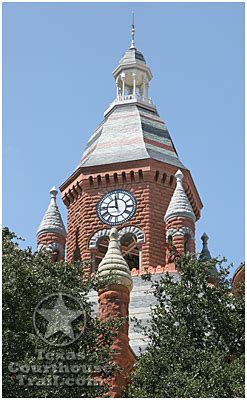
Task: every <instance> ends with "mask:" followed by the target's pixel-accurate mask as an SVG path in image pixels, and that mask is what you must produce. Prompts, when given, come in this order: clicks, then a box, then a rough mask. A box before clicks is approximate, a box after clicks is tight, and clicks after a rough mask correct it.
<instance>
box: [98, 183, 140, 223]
mask: <svg viewBox="0 0 247 400" xmlns="http://www.w3.org/2000/svg"><path fill="white" fill-rule="evenodd" d="M135 211H136V199H135V197H134V196H133V194H131V193H130V192H128V191H127V190H124V189H117V190H113V191H111V192H109V193H106V194H105V195H104V196H103V197H102V198H101V200H100V201H99V203H98V204H97V215H98V217H99V219H100V220H101V221H102V222H103V223H104V224H107V225H121V224H123V223H124V222H126V221H128V220H129V219H130V218H132V217H133V215H134V214H135Z"/></svg>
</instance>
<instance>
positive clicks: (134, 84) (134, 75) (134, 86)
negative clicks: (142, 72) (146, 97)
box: [132, 72, 136, 98]
mask: <svg viewBox="0 0 247 400" xmlns="http://www.w3.org/2000/svg"><path fill="white" fill-rule="evenodd" d="M132 78H133V97H134V98H135V97H136V73H135V72H132Z"/></svg>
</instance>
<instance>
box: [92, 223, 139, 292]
mask: <svg viewBox="0 0 247 400" xmlns="http://www.w3.org/2000/svg"><path fill="white" fill-rule="evenodd" d="M109 237H110V242H109V246H108V250H107V253H106V255H105V257H104V258H103V260H102V261H101V263H100V264H99V267H98V271H97V276H98V277H99V278H106V277H111V276H112V280H113V282H114V284H119V285H123V286H126V287H127V288H128V289H129V290H132V287H133V281H132V277H131V274H130V270H129V267H128V264H127V262H126V261H125V259H124V258H123V256H122V254H121V251H120V245H119V240H118V237H119V235H118V231H117V229H116V228H112V229H111V231H110V235H109Z"/></svg>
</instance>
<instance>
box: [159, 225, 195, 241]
mask: <svg viewBox="0 0 247 400" xmlns="http://www.w3.org/2000/svg"><path fill="white" fill-rule="evenodd" d="M185 235H189V236H190V237H191V239H192V240H194V239H195V235H194V232H193V231H192V229H191V228H189V227H187V226H183V227H182V228H179V229H176V228H170V229H168V230H167V231H166V240H167V239H168V237H169V236H172V237H173V236H185Z"/></svg>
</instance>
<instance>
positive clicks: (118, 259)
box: [97, 228, 135, 397]
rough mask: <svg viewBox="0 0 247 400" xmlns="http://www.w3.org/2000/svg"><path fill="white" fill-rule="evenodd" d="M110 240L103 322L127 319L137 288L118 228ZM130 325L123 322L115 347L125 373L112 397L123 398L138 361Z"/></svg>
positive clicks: (103, 274) (114, 383) (103, 270)
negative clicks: (130, 374) (122, 395)
mask: <svg viewBox="0 0 247 400" xmlns="http://www.w3.org/2000/svg"><path fill="white" fill-rule="evenodd" d="M109 237H110V242H109V246H108V250H107V253H106V255H105V257H104V258H103V260H102V261H101V263H100V265H99V268H98V271H97V276H98V278H103V281H104V279H105V278H107V277H109V279H110V282H108V283H107V282H106V283H105V284H104V285H103V287H101V288H100V289H99V292H98V296H99V318H100V320H101V321H107V320H108V319H112V318H114V317H116V318H119V317H121V318H126V317H128V315H129V301H130V291H131V290H132V287H133V282H132V277H131V274H130V270H129V267H128V264H127V262H126V261H125V259H124V258H123V256H122V254H121V251H120V244H119V235H118V231H117V229H116V228H112V229H111V231H110V235H109ZM128 331H129V324H128V321H126V322H125V323H123V325H122V326H121V328H120V329H119V331H118V334H117V337H116V338H114V342H113V346H112V348H113V350H114V351H116V355H114V361H115V362H116V363H117V364H118V365H119V366H120V367H121V369H122V371H123V372H122V373H117V374H116V375H115V376H113V377H112V379H111V383H110V391H109V397H121V391H122V389H123V387H124V386H125V385H126V375H127V374H128V373H129V372H130V370H131V369H132V367H133V364H134V360H135V357H134V354H133V352H132V350H131V347H130V345H129V337H128Z"/></svg>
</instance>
